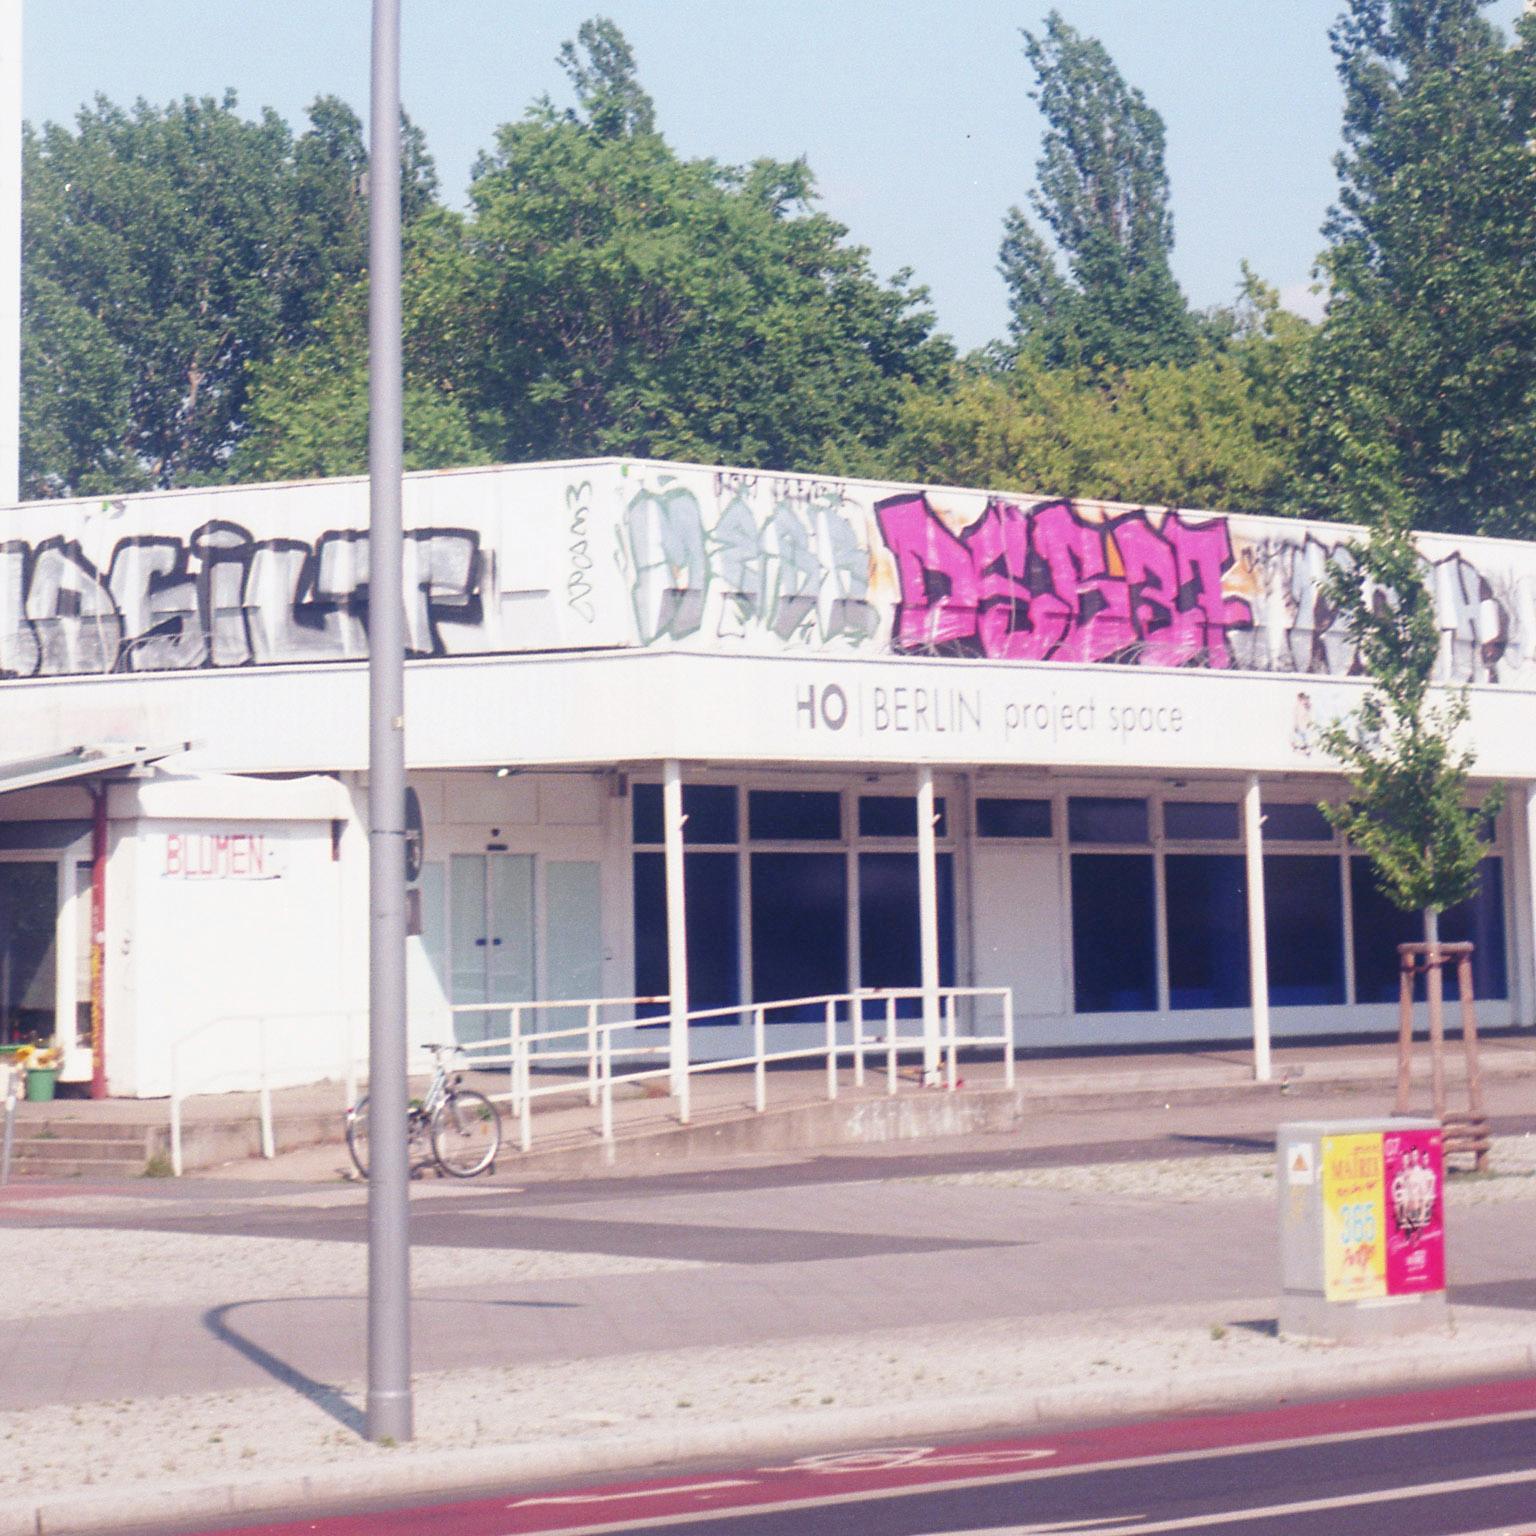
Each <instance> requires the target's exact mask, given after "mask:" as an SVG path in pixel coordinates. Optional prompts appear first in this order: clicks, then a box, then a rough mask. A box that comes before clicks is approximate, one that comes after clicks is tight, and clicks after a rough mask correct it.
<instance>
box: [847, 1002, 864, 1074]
mask: <svg viewBox="0 0 1536 1536" xmlns="http://www.w3.org/2000/svg"><path fill="white" fill-rule="evenodd" d="M848 1012H849V1016H850V1017H851V1019H852V1021H853V1086H854V1087H855V1088H862V1087H863V1086H864V998H863V997H862V995H855V997H854V999H853V1005H852V1006H851V1007H850V1008H849V1010H848Z"/></svg>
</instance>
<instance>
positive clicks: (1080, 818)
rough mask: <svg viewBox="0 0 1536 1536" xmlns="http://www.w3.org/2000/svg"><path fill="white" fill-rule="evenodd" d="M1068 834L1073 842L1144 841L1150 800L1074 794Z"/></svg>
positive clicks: (1069, 807) (1068, 806) (1070, 802)
mask: <svg viewBox="0 0 1536 1536" xmlns="http://www.w3.org/2000/svg"><path fill="white" fill-rule="evenodd" d="M1067 836H1068V837H1070V838H1071V840H1072V841H1073V842H1074V843H1144V842H1146V840H1147V802H1146V801H1145V800H1120V799H1109V798H1098V797H1094V796H1087V795H1074V796H1073V797H1072V798H1071V799H1070V800H1068V801H1067Z"/></svg>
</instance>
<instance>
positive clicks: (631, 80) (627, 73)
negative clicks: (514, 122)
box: [559, 16, 656, 139]
mask: <svg viewBox="0 0 1536 1536" xmlns="http://www.w3.org/2000/svg"><path fill="white" fill-rule="evenodd" d="M559 62H560V67H561V68H562V69H563V70H564V71H565V73H566V77H567V78H568V79H569V80H570V82H571V85H572V86H573V87H574V89H575V91H576V110H575V111H573V112H571V113H570V114H569V117H570V120H571V121H572V122H583V121H584V122H585V123H586V124H587V125H588V126H589V127H590V128H591V130H592V132H593V133H595V134H596V135H597V136H598V137H599V138H602V139H621V138H634V137H635V135H636V134H647V133H655V131H656V107H655V104H654V103H653V102H652V101H651V98H650V97H649V96H648V95H647V94H646V93H645V91H644V90H643V89H642V88H641V85H640V81H639V78H638V76H637V75H636V72H635V55H634V50H633V49H632V48H631V47H630V46H629V41H628V39H627V38H626V37H625V36H624V34H623V33H622V32H621V31H619V29H618V27H616V26H615V25H614V23H613V22H611V21H610V20H609V19H608V18H607V17H606V16H594V17H593V18H592V19H591V20H590V21H584V22H582V24H581V26H580V27H578V28H577V30H576V38H575V41H574V42H573V41H566V42H564V43H562V44H561V45H560V58H559Z"/></svg>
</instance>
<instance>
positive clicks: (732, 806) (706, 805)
mask: <svg viewBox="0 0 1536 1536" xmlns="http://www.w3.org/2000/svg"><path fill="white" fill-rule="evenodd" d="M661 805H662V801H661V785H660V784H636V785H635V786H634V787H633V788H632V789H631V790H630V822H631V825H632V827H633V832H634V839H635V841H636V842H637V843H659V842H662V841H663V840H664V836H665V829H664V823H663V820H662V813H661ZM683 818H684V819H683V841H684V842H685V843H734V842H735V841H736V787H735V786H734V785H733V784H684V785H683Z"/></svg>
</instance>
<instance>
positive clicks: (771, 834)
mask: <svg viewBox="0 0 1536 1536" xmlns="http://www.w3.org/2000/svg"><path fill="white" fill-rule="evenodd" d="M747 829H748V832H749V834H750V836H751V837H752V839H753V841H754V842H760V843H824V842H832V843H835V842H836V841H837V840H838V839H839V838H840V837H841V836H842V835H843V799H842V796H841V795H839V794H838V793H837V791H836V790H835V789H833V790H828V789H754V790H752V791H750V792H749V793H748V795H747Z"/></svg>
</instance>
